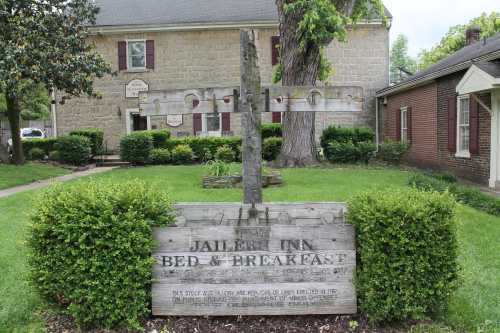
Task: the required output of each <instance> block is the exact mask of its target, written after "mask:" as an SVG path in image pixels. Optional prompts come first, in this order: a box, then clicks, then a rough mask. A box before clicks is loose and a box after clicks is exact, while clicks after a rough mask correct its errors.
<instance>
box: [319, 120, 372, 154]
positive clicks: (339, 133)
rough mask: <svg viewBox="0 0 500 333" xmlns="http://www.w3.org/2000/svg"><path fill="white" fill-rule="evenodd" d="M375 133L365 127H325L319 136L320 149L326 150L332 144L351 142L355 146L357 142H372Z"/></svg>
mask: <svg viewBox="0 0 500 333" xmlns="http://www.w3.org/2000/svg"><path fill="white" fill-rule="evenodd" d="M374 140H375V133H374V132H373V130H372V129H370V128H367V127H355V128H349V127H337V126H335V125H332V126H329V127H327V128H326V129H325V130H324V131H323V133H322V135H321V147H322V148H323V149H325V150H326V149H327V148H328V145H329V144H330V143H332V142H343V143H348V142H352V143H353V144H354V145H356V144H357V143H359V142H373V141H374Z"/></svg>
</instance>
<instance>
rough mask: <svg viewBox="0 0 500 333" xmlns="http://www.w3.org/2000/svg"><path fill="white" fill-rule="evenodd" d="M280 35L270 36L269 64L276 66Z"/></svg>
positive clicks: (278, 55)
mask: <svg viewBox="0 0 500 333" xmlns="http://www.w3.org/2000/svg"><path fill="white" fill-rule="evenodd" d="M279 46H280V36H272V37H271V64H272V65H273V66H276V65H277V64H278V63H279V58H280V51H279Z"/></svg>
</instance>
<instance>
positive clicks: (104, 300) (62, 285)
mask: <svg viewBox="0 0 500 333" xmlns="http://www.w3.org/2000/svg"><path fill="white" fill-rule="evenodd" d="M173 215H174V214H173V210H172V207H171V205H170V203H169V201H168V200H167V199H166V197H165V195H164V194H163V192H161V191H159V190H154V189H152V188H151V186H150V185H146V184H144V183H142V182H138V181H133V182H127V183H121V184H116V183H111V182H105V183H104V184H103V183H102V182H100V183H97V182H88V181H80V182H77V183H75V184H72V185H64V186H62V185H56V186H53V187H51V188H50V189H48V190H46V191H44V192H43V194H42V195H41V196H40V197H39V198H38V199H37V200H36V202H35V209H34V211H33V213H32V214H31V221H32V225H31V232H30V235H29V238H28V246H29V249H30V255H29V264H30V281H31V283H32V284H33V285H34V286H35V288H36V289H37V290H38V291H39V293H40V294H41V295H42V296H43V298H45V299H46V300H48V301H49V302H51V303H54V304H58V305H61V306H64V307H65V308H66V309H67V311H68V313H69V314H70V315H72V316H73V317H74V318H75V320H76V321H77V323H78V324H79V325H82V326H84V327H93V326H98V327H105V328H113V327H122V326H126V327H130V328H138V327H139V320H140V319H141V318H143V317H144V316H147V315H149V303H150V284H151V279H152V270H151V267H152V265H153V262H154V259H153V258H152V256H151V250H152V247H153V233H152V227H153V226H165V225H167V224H168V223H170V222H171V221H172V220H173V218H174V217H173Z"/></svg>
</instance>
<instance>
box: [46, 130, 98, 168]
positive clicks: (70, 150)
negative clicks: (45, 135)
mask: <svg viewBox="0 0 500 333" xmlns="http://www.w3.org/2000/svg"><path fill="white" fill-rule="evenodd" d="M54 148H55V150H58V151H59V157H60V159H61V162H63V163H66V164H72V165H77V166H79V165H85V164H87V163H88V162H89V161H90V158H91V155H92V154H91V150H92V149H91V142H90V139H89V138H87V137H84V136H78V135H69V136H61V137H59V138H57V143H56V144H55V145H54Z"/></svg>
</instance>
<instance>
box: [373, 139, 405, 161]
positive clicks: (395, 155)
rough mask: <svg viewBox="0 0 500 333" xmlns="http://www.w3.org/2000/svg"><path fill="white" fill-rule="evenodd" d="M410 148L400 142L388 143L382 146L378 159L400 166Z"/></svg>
mask: <svg viewBox="0 0 500 333" xmlns="http://www.w3.org/2000/svg"><path fill="white" fill-rule="evenodd" d="M409 149H410V146H409V145H408V144H407V143H404V142H399V141H386V142H384V143H383V144H381V145H380V148H379V153H378V157H379V158H380V159H381V160H383V161H385V162H388V163H391V164H396V165H398V164H400V163H401V160H402V159H403V157H404V156H405V155H406V153H407V152H408V150H409Z"/></svg>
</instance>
